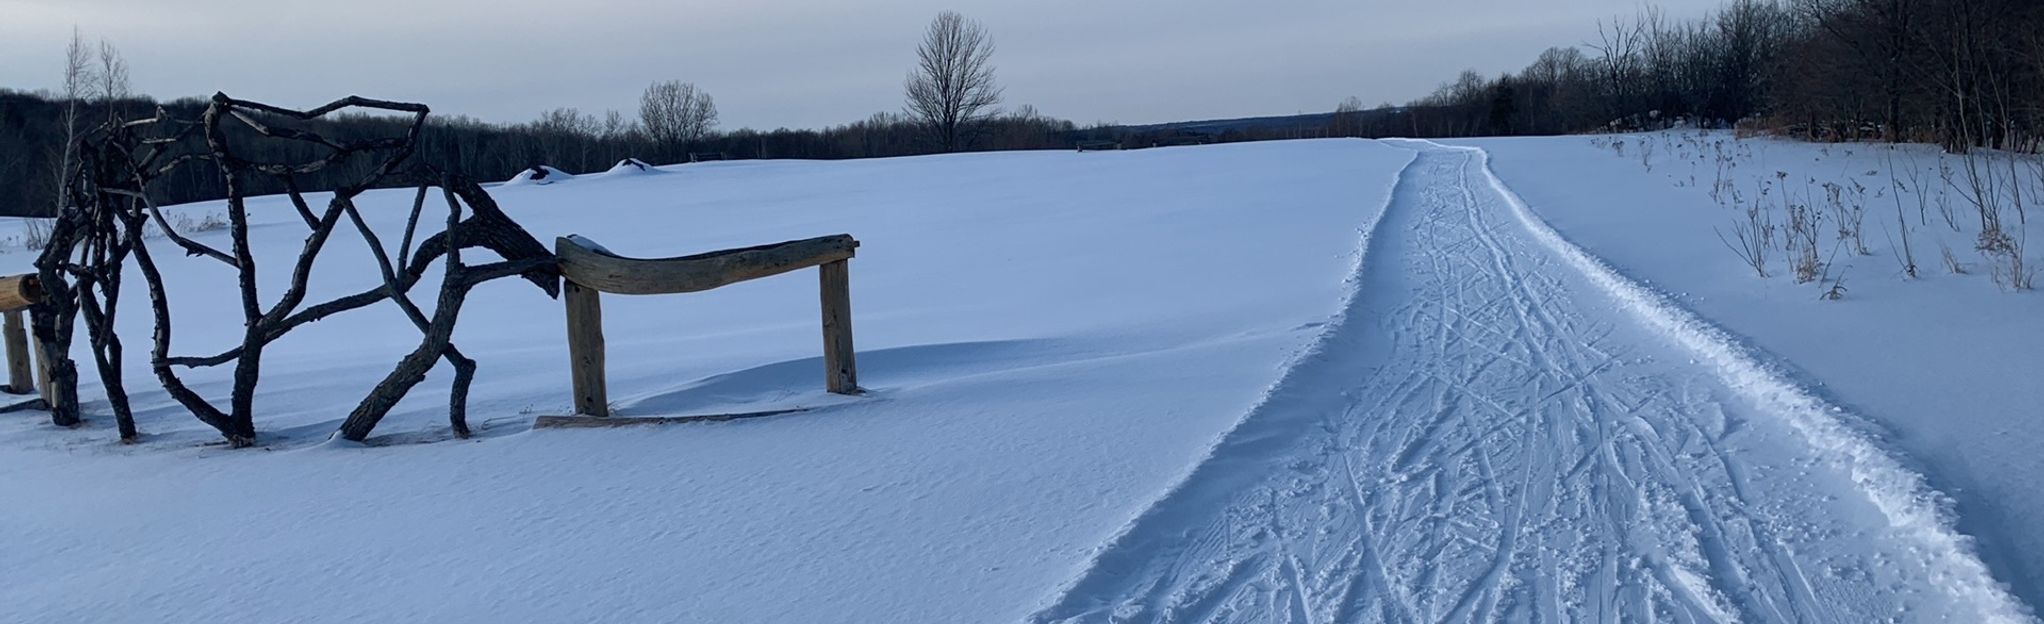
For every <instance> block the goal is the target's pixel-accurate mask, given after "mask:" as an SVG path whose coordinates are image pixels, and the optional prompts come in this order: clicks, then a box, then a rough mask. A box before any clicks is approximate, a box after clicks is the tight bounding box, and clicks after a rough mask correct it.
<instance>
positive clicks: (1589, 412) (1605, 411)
mask: <svg viewBox="0 0 2044 624" xmlns="http://www.w3.org/2000/svg"><path fill="white" fill-rule="evenodd" d="M1414 146H1415V147H1416V148H1418V149H1420V150H1421V151H1420V153H1419V155H1418V156H1417V157H1416V158H1415V159H1414V161H1413V162H1412V163H1411V164H1410V165H1408V166H1407V167H1406V169H1405V171H1404V172H1403V173H1401V175H1400V177H1399V181H1398V186H1397V188H1396V190H1395V191H1394V192H1393V195H1392V199H1391V204H1390V205H1389V206H1388V207H1387V208H1386V210H1385V214H1384V215H1383V217H1382V220H1381V221H1380V222H1379V224H1378V225H1377V226H1376V228H1375V229H1374V230H1373V231H1372V232H1371V233H1370V234H1369V242H1368V244H1367V247H1366V251H1365V253H1364V256H1363V258H1362V260H1361V263H1360V269H1359V274H1358V276H1357V278H1356V279H1357V280H1358V283H1357V286H1356V290H1355V292H1354V293H1353V294H1352V298H1351V301H1350V302H1349V305H1348V306H1347V308H1346V310H1345V311H1344V312H1343V313H1342V314H1341V315H1340V316H1339V317H1337V318H1336V319H1335V321H1334V322H1332V323H1330V324H1329V326H1328V330H1327V333H1326V334H1325V335H1323V336H1322V338H1321V340H1320V342H1319V343H1318V344H1317V345H1316V346H1315V348H1314V351H1312V352H1310V353H1308V354H1306V355H1304V356H1302V357H1301V358H1300V360H1299V361H1298V362H1297V363H1296V365H1295V366H1294V367H1293V368H1292V369H1291V370H1290V371H1289V372H1288V373H1287V374H1286V376H1285V378H1284V379H1283V380H1281V381H1280V382H1279V383H1278V384H1277V385H1276V386H1275V387H1274V388H1273V389H1272V390H1271V392H1270V395H1269V396H1268V397H1267V398H1266V400H1265V402H1264V403H1263V404H1262V405H1261V406H1259V407H1258V408H1257V409H1256V410H1254V411H1253V412H1252V413H1250V414H1249V415H1248V416H1247V417H1246V418H1245V419H1244V421H1243V422H1242V423H1241V424H1240V425H1239V426H1238V427H1237V428H1236V429H1235V430H1234V431H1232V432H1231V433H1229V434H1228V435H1227V436H1226V437H1225V438H1224V439H1223V440H1222V441H1221V442H1220V443H1219V444H1218V445H1217V446H1216V447H1215V448H1214V449H1213V452H1212V454H1211V455H1210V456H1209V457H1208V458H1207V459H1206V460H1205V461H1203V462H1202V463H1201V464H1200V465H1199V466H1197V467H1196V468H1195V469H1194V470H1193V472H1192V473H1191V474H1190V475H1189V476H1188V477H1187V478H1186V480H1185V481H1184V482H1182V483H1181V484H1180V485H1179V486H1178V487H1177V488H1176V489H1174V490H1172V491H1171V492H1169V493H1168V494H1166V495H1165V497H1164V498H1163V499H1162V500H1160V501H1159V502H1158V503H1157V504H1156V505H1155V506H1154V507H1153V508H1151V509H1150V510H1149V511H1147V512H1146V513H1144V514H1143V515H1142V516H1141V517H1139V518H1137V519H1136V520H1135V522H1134V523H1133V524H1132V525H1130V526H1129V527H1128V528H1127V529H1126V532H1125V533H1123V534H1122V535H1120V536H1119V537H1117V538H1116V539H1115V540H1114V541H1113V542H1112V543H1110V544H1109V545H1108V546H1107V547H1106V548H1105V550H1103V551H1102V552H1101V553H1100V554H1099V555H1098V556H1097V557H1096V558H1095V560H1094V561H1093V563H1092V566H1091V568H1090V569H1088V570H1086V571H1085V572H1084V573H1083V574H1082V575H1081V576H1080V577H1079V578H1078V579H1077V580H1076V581H1075V582H1074V583H1073V584H1071V585H1070V586H1068V587H1066V588H1065V589H1064V591H1063V592H1062V593H1061V594H1059V595H1057V596H1055V597H1053V598H1052V599H1051V601H1050V604H1049V605H1048V606H1047V608H1045V609H1044V610H1042V611H1040V612H1039V613H1037V614H1036V616H1035V617H1034V618H1033V619H1034V620H1035V621H1039V622H1067V621H1070V622H1208V621H1228V622H1299V623H1306V622H1312V623H1320V622H1378V621H1383V622H1478V621H1511V622H1577V621H1596V622H1660V621H1668V622H1876V621H1912V622H1913V621H1954V622H1999V621H2031V618H2030V615H2029V614H2028V612H2027V609H2026V608H2025V607H2023V606H2022V605H2020V604H2019V603H2017V602H2016V601H2015V600H2014V599H2013V598H2011V597H2010V596H2009V595H2008V593H2007V592H2006V591H2005V590H2004V589H2003V588H2002V587H2001V586H2000V585H1999V584H1997V583H1996V582H1995V581H1993V580H1992V579H1991V578H1990V577H1989V576H1988V574H1987V572H1986V570H1985V568H1984V566H1982V565H1981V564H1980V562H1979V561H1978V559H1977V558H1976V557H1974V556H1973V554H1972V553H1971V551H1970V548H1971V546H1970V544H1969V543H1968V542H1966V541H1965V540H1964V539H1963V538H1962V537H1959V536H1958V535H1957V534H1956V533H1954V532H1953V531H1952V530H1951V529H1950V528H1949V527H1950V523H1949V519H1948V518H1946V517H1945V514H1944V512H1943V511H1942V507H1941V506H1942V505H1943V501H1942V498H1941V497H1939V496H1938V495H1936V494H1935V493H1932V492H1930V491H1929V490H1927V489H1926V488H1924V486H1923V485H1922V484H1921V479H1920V478H1918V477H1916V476H1914V475H1913V474H1911V473H1908V472H1907V471H1906V470H1903V469H1901V468H1900V467H1899V465H1897V464H1896V463H1895V462H1894V461H1893V460H1892V459H1890V458H1888V457H1887V456H1886V455H1885V454H1882V453H1881V452H1880V451H1878V450H1877V449H1876V448H1875V447H1874V446H1873V445H1872V443H1871V442H1868V441H1867V440H1866V439H1865V438H1864V437H1863V436H1860V435H1859V434H1857V433H1855V432H1853V431H1850V430H1849V429H1848V428H1846V427H1844V426H1843V425H1842V424H1840V421H1839V420H1838V418H1837V417H1835V416H1833V415H1830V414H1827V411H1829V408H1827V407H1825V406H1824V405H1823V404H1822V403H1821V402H1820V401H1817V400H1816V399H1813V398H1810V397H1809V395H1808V394H1807V393H1806V392H1803V391H1801V390H1800V389H1798V388H1795V387H1794V386H1793V385H1791V384H1788V383H1787V382H1783V381H1780V380H1779V378H1778V377H1773V376H1770V375H1769V374H1768V373H1767V371H1766V370H1765V369H1763V368H1761V367H1759V366H1757V365H1754V364H1751V363H1750V360H1748V359H1745V358H1744V356H1742V355H1740V354H1739V352H1738V351H1737V349H1736V348H1734V347H1731V346H1730V345H1729V343H1728V342H1727V341H1726V340H1725V339H1724V338H1723V337H1722V336H1721V335H1718V334H1714V333H1711V332H1710V331H1709V330H1708V329H1707V328H1700V327H1699V326H1698V325H1700V323H1698V322H1696V321H1694V320H1693V319H1690V318H1688V317H1686V316H1684V314H1685V313H1682V312H1680V311H1679V310H1671V309H1668V308H1667V306H1666V304H1665V303H1664V302H1661V301H1659V300H1657V299H1655V298H1653V297H1652V296H1651V294H1650V292H1649V291H1645V290H1644V289H1642V288H1640V287H1638V286H1636V285H1632V284H1630V283H1629V282H1625V281H1624V280H1623V278H1619V277H1617V276H1616V274H1615V273H1612V272H1610V271H1609V269H1607V268H1605V267H1602V266H1601V265H1600V264H1598V263H1597V262H1596V261H1595V260H1593V259H1590V258H1589V257H1588V256H1586V255H1583V254H1582V253H1581V252H1580V251H1579V250H1576V249H1574V248H1573V247H1571V246H1569V245H1568V244H1567V243H1566V242H1565V241H1562V240H1561V239H1560V238H1559V236H1558V235H1556V234H1555V233H1554V232H1552V231H1551V230H1548V229H1546V226H1545V225H1544V224H1541V223H1539V222H1538V220H1537V219H1536V218H1535V217H1533V216H1531V214H1530V213H1529V212H1526V211H1525V208H1524V206H1523V205H1521V204H1518V203H1517V201H1516V199H1515V197H1514V196H1512V195H1511V194H1510V191H1509V190H1508V189H1506V188H1505V187H1504V186H1503V184H1502V183H1500V182H1498V181H1497V180H1496V178H1495V177H1494V176H1491V175H1490V173H1489V171H1488V169H1487V159H1486V156H1485V155H1484V154H1483V153H1482V152H1481V151H1479V150H1474V149H1461V148H1443V147H1441V146H1438V145H1434V144H1430V143H1414Z"/></svg>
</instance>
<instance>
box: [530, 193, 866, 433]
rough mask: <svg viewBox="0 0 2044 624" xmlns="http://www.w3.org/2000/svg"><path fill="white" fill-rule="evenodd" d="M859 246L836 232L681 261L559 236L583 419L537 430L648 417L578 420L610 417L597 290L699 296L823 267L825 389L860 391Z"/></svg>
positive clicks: (553, 421) (553, 420) (556, 421)
mask: <svg viewBox="0 0 2044 624" xmlns="http://www.w3.org/2000/svg"><path fill="white" fill-rule="evenodd" d="M858 248H859V241H857V240H854V239H853V238H852V237H851V235H849V234H838V235H834V236H823V237H818V238H811V239H805V240H796V241H788V242H784V243H775V244H772V245H760V246H757V247H745V248H741V249H726V250H723V251H713V252H709V253H703V254H696V255H693V256H682V257H679V258H657V259H642V258H627V257H624V256H619V255H617V254H614V253H611V251H610V250H608V249H604V248H603V246H602V245H598V244H596V243H595V242H593V241H590V240H588V239H584V238H581V237H577V236H564V237H561V238H558V239H555V241H554V255H556V256H558V257H559V258H560V270H561V276H562V277H564V278H566V284H564V285H563V291H564V295H565V296H563V297H562V299H563V300H564V301H565V302H566V305H567V312H568V358H569V360H570V363H569V368H570V374H571V378H572V383H573V385H574V391H575V412H576V414H577V416H576V417H566V418H563V417H549V418H545V419H542V421H540V422H536V423H535V426H602V425H607V424H631V423H635V422H641V421H644V420H645V419H622V418H619V419H608V421H607V422H592V421H589V420H580V421H577V420H576V419H601V418H607V417H608V416H610V399H609V391H608V389H607V388H606V387H605V384H606V382H605V379H604V346H603V304H602V300H601V295H600V294H599V293H611V294H618V295H665V294H675V293H690V292H701V291H705V290H710V289H712V288H717V287H721V286H727V285H730V284H736V283H738V282H743V281H747V280H754V279H759V278H762V277H767V276H771V275H779V274H782V273H787V272H789V271H795V270H798V269H805V268H809V267H817V268H818V270H819V274H820V284H821V287H822V304H823V366H824V387H825V388H826V389H827V390H829V391H831V392H834V393H838V394H858V393H859V392H860V390H859V374H858V367H857V366H856V364H855V362H854V360H853V352H852V300H851V285H850V282H851V277H850V264H849V261H850V260H851V259H852V256H853V255H855V254H856V253H857V251H858ZM654 420H660V419H654Z"/></svg>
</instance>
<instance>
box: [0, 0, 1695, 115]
mask: <svg viewBox="0 0 2044 624" xmlns="http://www.w3.org/2000/svg"><path fill="white" fill-rule="evenodd" d="M1717 3H1718V2H1717V0H1662V1H1661V2H1658V3H1657V4H1658V5H1659V6H1661V7H1662V8H1663V10H1664V11H1665V12H1666V13H1667V14H1668V15H1669V16H1670V17H1692V16H1696V15H1701V14H1703V13H1704V12H1705V11H1706V10H1708V9H1710V8H1712V7H1714V6H1716V5H1717ZM1640 6H1641V4H1640V2H1639V1H1638V0H1265V1H1262V2H1249V1H1232V0H1231V1H1221V0H1178V1H1175V2H1165V1H1150V2H1133V1H1129V2H1118V1H1115V0H1029V1H1014V0H1010V1H1006V2H991V1H980V2H970V1H960V2H925V1H921V0H865V1H857V2H853V1H828V0H802V1H794V0H790V1H779V2H774V1H751V0H714V1H702V0H558V1H538V0H496V1H481V0H329V1H324V2H309V1H301V0H264V1H261V2H256V1H251V0H0V87H8V88H13V89H26V90H33V89H50V88H54V87H55V86H56V85H57V84H58V82H59V80H60V78H61V72H62V60H63V52H64V44H65V41H66V39H67V38H68V37H69V36H70V34H71V29H72V27H73V26H74V25H75V26H76V27H78V28H79V29H81V30H82V31H83V32H84V33H85V35H86V36H87V37H88V38H89V39H98V38H101V37H104V38H106V39H108V40H109V41H112V42H113V43H114V44H115V45H116V46H118V47H119V48H120V50H121V51H122V52H123V53H124V54H125V55H126V56H127V58H128V62H129V64H130V65H131V68H132V70H131V71H132V74H133V83H134V87H135V89H136V90H137V91H140V92H143V93H148V94H151V95H156V96H159V97H166V96H182V95H207V94H211V93H212V92H213V91H226V92H228V93H230V94H232V95H235V96H237V97H242V98H249V99H257V100H263V101H268V102H273V103H277V104H282V105H287V106H294V107H309V106H313V105H316V104H319V103H324V102H326V101H328V100H331V99H333V98H334V97H337V96H340V95H346V94H349V93H355V94H360V95H364V96H370V97H380V98H390V99H402V100H414V101H421V102H425V103H427V104H430V105H432V107H433V109H434V111H435V112H436V113H440V114H466V115H471V116H475V117H479V118H482V119H486V120H490V121H502V122H512V121H525V120H529V119H531V118H534V117H536V116H538V115H539V113H540V112H542V111H544V110H547V109H549V108H554V107H559V106H573V107H577V108H580V109H582V110H584V111H587V112H591V113H597V114H601V113H602V111H604V110H605V109H618V110H621V111H625V112H627V113H628V114H629V113H633V112H635V111H636V110H637V102H638V93H639V91H640V90H641V89H643V88H645V86H646V84H647V83H649V82H652V81H655V80H666V79H680V80H685V81H689V82H694V83H696V84H697V85H698V86H700V87H702V88H704V89H706V90H708V91H709V92H710V93H711V94H712V95H714V96H715V97H716V100H717V105H718V109H719V111H720V112H721V114H722V120H723V124H722V127H723V128H726V129H735V128H739V127H753V128H762V129H765V128H774V127H783V126H785V127H793V128H800V127H818V126H824V125H831V124H838V123H844V122H848V121H853V120H857V119H862V118H864V117H866V116H868V115H871V114H872V113H874V112H878V111H882V110H890V111H891V110H899V109H900V108H901V82H902V78H903V77H904V76H905V75H906V73H907V70H908V68H909V66H910V64H911V62H912V59H913V56H914V50H915V43H916V40H917V38H918V37H919V36H920V34H921V31H922V29H923V27H924V26H925V25H926V24H927V23H928V22H929V20H930V18H931V17H932V16H934V15H936V13H937V12H938V11H942V10H945V9H952V10H957V11H960V12H962V13H964V14H965V15H966V16H967V17H971V18H973V19H976V20H979V21H980V22H982V23H984V24H985V25H986V27H987V29H988V30H989V31H990V32H991V33H992V35H993V38H994V42H995V44H996V46H997V51H996V52H995V55H994V62H995V64H996V66H997V67H998V68H999V72H998V76H999V78H1000V80H1001V82H1002V83H1003V84H1004V85H1005V86H1006V88H1007V98H1006V102H1005V104H1007V105H1020V104H1032V105H1035V106H1036V107H1037V109H1038V110H1039V111H1041V112H1043V113H1044V114H1047V115H1052V116H1056V117H1061V118H1066V119H1071V120H1074V121H1077V122H1080V123H1091V122H1095V121H1107V122H1120V123H1149V122H1161V121H1184V120H1194V119H1212V118H1222V117H1245V116H1256V115H1277V114H1291V113H1296V112H1311V111H1326V110H1329V109H1332V108H1333V107H1334V105H1335V104H1336V103H1338V102H1339V101H1340V100H1341V99H1342V98H1344V97H1347V96H1350V95H1355V96H1358V97H1361V98H1362V99H1363V100H1364V102H1365V104H1367V105H1375V104H1378V103H1381V102H1387V101H1388V102H1400V103H1402V102H1405V101H1407V100H1410V99H1413V98H1415V97H1418V96H1421V95H1424V94H1426V93H1427V92H1428V91H1431V90H1432V89H1433V87H1434V86H1436V85H1438V84H1440V83H1441V82H1443V81H1446V80H1449V79H1451V78H1453V77H1454V75H1455V74H1456V73H1457V72H1459V71H1461V70H1462V69H1465V68H1474V69H1477V70H1480V71H1482V72H1484V73H1486V74H1496V73H1498V72H1501V71H1516V70H1517V69H1519V68H1521V67H1523V66H1525V64H1526V63H1527V62H1529V61H1531V60H1532V59H1533V57H1534V56H1535V55H1536V54H1538V53H1539V52H1540V50H1542V49H1544V48H1546V47H1548V46H1551V45H1573V44H1580V43H1584V42H1586V41H1589V40H1591V39H1593V38H1594V37H1595V34H1596V22H1597V20H1598V19H1599V18H1609V17H1612V16H1615V15H1625V16H1630V15H1632V14H1633V13H1635V12H1636V11H1637V10H1638V8H1639V7H1640Z"/></svg>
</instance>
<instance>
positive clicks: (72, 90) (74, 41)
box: [23, 27, 96, 249]
mask: <svg viewBox="0 0 2044 624" xmlns="http://www.w3.org/2000/svg"><path fill="white" fill-rule="evenodd" d="M94 82H96V80H95V79H94V77H93V75H92V51H91V50H88V49H86V47H85V37H84V35H81V34H79V32H78V29H77V28H75V27H74V28H72V29H71V44H70V45H69V46H66V47H65V48H64V95H63V97H64V103H63V104H64V109H63V111H64V112H63V118H64V120H63V124H64V125H63V127H62V128H61V129H60V130H59V131H60V132H61V133H62V135H63V137H64V139H63V140H64V144H63V145H60V146H57V147H56V148H55V149H53V150H51V151H52V152H53V154H52V155H51V156H52V158H51V160H52V161H54V162H55V163H56V165H57V166H56V167H54V168H53V171H52V172H51V173H53V174H55V177H56V184H55V185H52V186H51V188H53V189H55V190H56V193H57V195H56V197H54V198H53V201H54V202H56V203H55V205H53V206H51V207H50V214H51V215H53V216H54V215H56V214H57V213H59V212H62V211H63V210H64V202H65V197H64V185H65V184H66V183H67V182H69V180H70V178H71V172H72V171H73V169H74V167H73V163H76V162H77V161H78V132H79V127H78V118H79V116H80V115H81V114H82V113H83V108H84V105H85V102H84V100H85V97H86V95H87V92H88V91H91V90H92V83H94ZM25 225H26V232H25V234H24V241H23V242H25V243H27V244H28V247H29V248H30V249H41V248H42V246H43V244H44V243H45V242H48V241H49V238H50V220H49V219H38V218H31V219H28V220H27V222H26V223H25Z"/></svg>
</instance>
